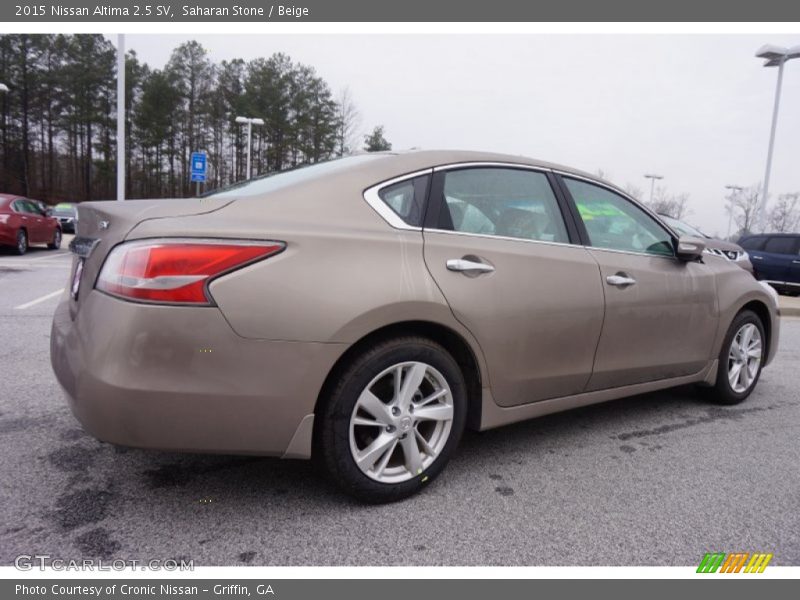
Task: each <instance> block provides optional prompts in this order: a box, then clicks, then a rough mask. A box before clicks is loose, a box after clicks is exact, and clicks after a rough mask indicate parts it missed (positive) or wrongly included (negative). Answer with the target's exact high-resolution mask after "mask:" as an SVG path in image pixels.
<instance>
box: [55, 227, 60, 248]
mask: <svg viewBox="0 0 800 600" xmlns="http://www.w3.org/2000/svg"><path fill="white" fill-rule="evenodd" d="M53 246H55V248H56V250H58V248H59V247H60V246H61V230H60V229H56V234H55V236H53Z"/></svg>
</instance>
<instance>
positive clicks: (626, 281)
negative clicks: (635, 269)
mask: <svg viewBox="0 0 800 600" xmlns="http://www.w3.org/2000/svg"><path fill="white" fill-rule="evenodd" d="M606 282H608V285H614V286H617V287H625V286H628V285H633V284H635V283H636V280H635V279H634V278H633V277H629V276H628V275H626V274H625V273H617V274H616V275H609V276H608V277H606Z"/></svg>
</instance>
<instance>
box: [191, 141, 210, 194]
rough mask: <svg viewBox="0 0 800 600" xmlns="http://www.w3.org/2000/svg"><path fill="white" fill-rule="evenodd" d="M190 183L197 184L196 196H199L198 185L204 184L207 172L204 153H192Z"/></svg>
mask: <svg viewBox="0 0 800 600" xmlns="http://www.w3.org/2000/svg"><path fill="white" fill-rule="evenodd" d="M191 167H192V168H191V172H192V179H191V180H192V181H193V182H195V183H196V184H197V195H198V196H199V195H200V184H201V183H205V180H206V173H207V171H208V157H207V156H206V153H205V152H192V164H191Z"/></svg>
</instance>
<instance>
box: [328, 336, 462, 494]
mask: <svg viewBox="0 0 800 600" xmlns="http://www.w3.org/2000/svg"><path fill="white" fill-rule="evenodd" d="M412 361H415V362H422V363H425V364H426V365H430V366H431V367H433V368H434V369H436V371H438V373H439V374H441V375H442V376H443V377H444V379H445V380H446V382H447V385H448V386H449V387H450V391H451V396H452V400H453V419H452V424H451V428H450V434H449V437H448V438H447V440H446V441H445V442H444V446H443V448H442V450H441V451H440V452H439V454H438V455H437V456H436V458H435V460H434V461H433V462H432V463H431V464H429V465H428V466H427V468H425V470H424V471H421V472H419V474H418V475H416V476H413V477H412V478H411V479H409V480H406V481H402V482H399V483H383V482H380V481H377V480H375V479H373V478H371V477H369V476H367V475H366V474H365V473H364V472H362V470H361V469H360V468H359V467H358V465H357V464H356V461H355V459H354V457H353V454H352V452H351V450H350V419H351V416H352V414H353V411H354V409H355V406H356V402H357V400H358V397H359V396H360V394H361V392H362V391H363V390H364V389H365V388H366V387H367V386H368V385H369V384H370V382H371V381H372V380H373V379H374V378H375V377H377V376H378V375H379V374H381V373H382V372H383V371H385V370H386V369H388V368H390V367H392V366H393V365H397V364H399V363H404V362H412ZM466 417H467V387H466V383H465V381H464V376H463V374H462V373H461V369H460V368H459V366H458V364H457V363H456V361H455V360H454V359H453V357H452V356H451V355H450V354H449V353H448V352H447V351H446V350H445V349H444V348H443V347H442V346H440V345H439V344H437V343H435V342H433V341H431V340H429V339H426V338H422V337H416V336H414V337H411V336H409V337H402V338H395V339H391V340H387V341H383V342H380V343H378V344H377V345H375V346H374V347H373V348H371V349H369V350H366V351H365V352H363V353H361V354H360V355H358V356H356V357H355V358H353V359H352V360H351V361H350V362H349V363H348V364H347V365H346V366H345V367H344V369H343V371H342V372H341V375H340V376H339V377H337V381H336V382H335V383H334V384H333V387H332V389H331V390H330V393H329V394H328V395H327V397H324V398H322V406H321V408H320V410H319V411H318V414H317V418H316V419H317V420H316V432H315V448H314V455H315V460H317V461H318V463H319V464H320V466H321V467H322V468H323V469H324V471H325V472H326V473H327V475H328V476H329V477H330V479H331V480H332V481H333V482H334V483H335V484H336V485H338V486H339V487H340V488H341V489H342V490H343V491H344V492H346V493H347V494H349V495H351V496H353V497H355V498H357V499H358V500H360V501H362V502H366V503H371V504H377V503H385V502H395V501H398V500H402V499H403V498H407V497H408V496H411V495H413V494H415V493H417V492H418V491H419V490H421V489H422V488H423V487H425V486H427V485H430V483H431V482H432V481H433V480H434V479H435V478H436V476H437V475H438V474H439V473H440V472H441V471H442V469H444V467H445V465H446V464H447V461H448V460H449V459H450V457H451V456H452V454H453V452H454V451H455V449H456V447H457V446H458V442H459V440H460V439H461V434H462V433H463V431H464V425H465V423H466ZM412 431H413V429H412Z"/></svg>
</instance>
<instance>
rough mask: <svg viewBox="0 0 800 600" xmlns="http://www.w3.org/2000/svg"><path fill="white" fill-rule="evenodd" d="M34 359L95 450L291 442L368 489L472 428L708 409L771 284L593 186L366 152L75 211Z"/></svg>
mask: <svg viewBox="0 0 800 600" xmlns="http://www.w3.org/2000/svg"><path fill="white" fill-rule="evenodd" d="M79 210H80V219H79V220H78V231H77V237H76V239H75V240H74V242H73V243H72V244H71V249H72V251H73V252H74V254H75V258H74V263H73V268H72V274H71V282H70V285H69V290H68V292H67V293H66V294H65V296H64V298H63V300H62V302H61V304H60V305H59V307H58V309H57V312H56V314H55V318H54V322H53V332H52V342H51V343H52V346H51V355H52V363H53V368H54V369H55V372H56V375H57V377H58V380H59V381H60V383H61V385H62V386H63V387H64V389H65V390H66V393H67V397H68V399H69V403H70V406H71V407H72V410H73V412H74V413H75V415H76V417H77V418H78V419H79V420H80V421H81V422H82V423H83V425H84V426H85V428H86V429H87V430H88V431H89V432H91V433H92V434H94V435H95V436H96V437H98V438H99V439H101V440H105V441H108V442H112V443H115V444H123V445H128V446H138V447H143V448H157V449H169V450H181V451H190V452H215V453H242V454H245V453H246V454H263V455H274V456H282V457H285V458H310V457H312V456H313V457H314V458H316V459H318V460H320V461H321V462H322V464H324V465H325V467H326V468H327V470H328V472H329V473H330V474H331V475H332V478H333V479H334V481H336V482H337V483H338V484H339V485H340V486H341V487H342V488H343V489H344V490H345V491H347V492H349V493H351V494H354V495H356V496H357V497H359V498H361V499H363V500H365V501H371V502H381V501H391V500H397V499H400V498H403V497H405V496H408V495H410V494H412V493H414V492H416V491H417V490H419V489H420V488H421V487H423V486H424V485H427V484H429V483H430V482H431V481H432V480H433V479H434V478H435V477H436V475H438V474H439V473H440V472H441V470H442V469H443V468H444V466H445V464H446V462H447V461H448V459H449V458H450V457H451V456H452V454H453V452H454V450H455V448H456V445H457V444H458V440H459V438H460V437H461V434H462V432H463V430H464V428H465V427H470V428H473V429H477V430H483V429H489V428H492V427H497V426H500V425H504V424H506V423H512V422H515V421H519V420H522V419H529V418H531V417H537V416H539V415H544V414H548V413H553V412H556V411H561V410H567V409H570V408H574V407H578V406H585V405H587V404H593V403H597V402H604V401H606V400H613V399H615V398H621V397H624V396H630V395H633V394H640V393H643V392H649V391H653V390H658V389H662V388H668V387H671V386H676V385H683V384H689V383H694V384H699V385H700V386H705V387H706V388H708V391H709V396H710V398H711V399H712V400H713V401H716V402H720V403H724V404H734V403H737V402H741V401H742V400H744V399H745V398H746V397H747V396H748V395H749V394H750V393H751V392H752V390H753V388H754V386H755V385H756V383H757V381H758V378H759V375H760V373H761V369H762V367H763V366H764V365H766V364H767V363H769V361H770V360H772V358H773V356H774V354H775V349H776V348H777V342H778V327H779V320H778V318H777V308H776V302H775V297H774V293H773V292H772V291H771V290H770V289H769V288H768V287H765V286H762V285H761V284H759V283H758V282H757V281H756V280H755V279H754V278H753V277H752V276H751V275H750V274H749V273H747V272H746V271H744V270H743V269H740V268H739V267H737V266H736V265H735V264H734V263H732V262H731V261H729V260H726V259H724V258H722V257H718V256H714V255H710V254H708V253H704V252H703V250H704V242H703V241H702V240H699V239H695V238H679V237H678V236H677V235H676V234H675V233H674V232H673V231H672V230H671V229H670V228H669V227H668V226H667V225H665V224H664V223H663V222H662V220H661V219H660V218H659V217H658V216H657V215H655V214H653V213H651V212H649V211H648V210H647V209H646V208H644V207H643V206H641V205H639V204H638V203H637V202H636V201H635V200H633V199H631V198H630V197H628V196H626V195H625V194H624V192H622V191H620V190H619V189H617V188H615V187H613V186H611V185H610V184H608V183H605V182H603V181H599V180H597V179H596V178H593V177H591V176H589V175H587V174H584V173H580V172H577V171H575V170H572V169H568V168H566V167H561V166H557V165H553V164H549V163H543V162H539V161H535V160H529V159H526V158H521V157H515V156H505V155H494V154H486V153H475V152H449V151H435V152H434V151H425V152H423V151H420V152H409V153H395V154H392V153H388V154H367V155H359V156H352V157H347V158H343V159H339V160H335V161H331V162H327V163H320V164H316V165H313V166H309V167H304V168H301V169H297V170H294V171H290V172H285V173H280V174H276V175H272V176H270V177H264V178H258V179H253V180H251V181H249V182H245V183H241V184H238V185H236V186H233V187H231V188H229V189H225V190H222V191H220V192H218V193H215V194H212V195H210V196H208V197H205V198H200V199H185V200H171V201H166V200H155V201H129V202H124V203H122V202H92V203H84V204H81V205H80V209H79Z"/></svg>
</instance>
